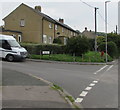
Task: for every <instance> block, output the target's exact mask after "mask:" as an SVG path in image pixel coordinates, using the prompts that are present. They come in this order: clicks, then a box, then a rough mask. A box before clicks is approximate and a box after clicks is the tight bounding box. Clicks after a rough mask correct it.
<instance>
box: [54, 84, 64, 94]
mask: <svg viewBox="0 0 120 110" xmlns="http://www.w3.org/2000/svg"><path fill="white" fill-rule="evenodd" d="M52 88H53V89H55V90H60V91H62V92H63V89H62V88H61V87H60V86H58V85H55V84H53V86H52Z"/></svg>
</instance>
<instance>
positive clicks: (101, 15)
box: [80, 0, 114, 27]
mask: <svg viewBox="0 0 120 110" xmlns="http://www.w3.org/2000/svg"><path fill="white" fill-rule="evenodd" d="M80 1H81V2H82V3H83V4H85V5H87V6H88V7H90V8H92V9H95V8H96V7H94V6H92V5H90V4H88V3H86V2H84V1H82V0H80ZM98 15H99V16H100V17H101V19H102V20H103V21H104V22H106V21H105V19H104V17H103V16H102V15H101V13H100V12H99V11H98ZM107 24H108V25H109V26H110V27H114V26H113V25H111V24H109V23H108V22H107Z"/></svg>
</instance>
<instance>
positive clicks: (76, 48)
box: [66, 36, 89, 56]
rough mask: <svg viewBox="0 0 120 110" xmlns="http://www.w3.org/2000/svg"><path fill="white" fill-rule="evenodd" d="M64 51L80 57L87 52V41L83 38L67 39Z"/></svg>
mask: <svg viewBox="0 0 120 110" xmlns="http://www.w3.org/2000/svg"><path fill="white" fill-rule="evenodd" d="M66 49H67V52H68V53H69V54H72V55H73V54H75V56H81V55H82V54H84V53H86V52H87V51H88V50H89V40H88V39H87V38H86V37H84V36H82V37H81V36H78V37H72V38H70V39H68V42H67V45H66Z"/></svg>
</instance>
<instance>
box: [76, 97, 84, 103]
mask: <svg viewBox="0 0 120 110" xmlns="http://www.w3.org/2000/svg"><path fill="white" fill-rule="evenodd" d="M82 101H83V98H77V99H76V100H75V102H77V103H81V102H82Z"/></svg>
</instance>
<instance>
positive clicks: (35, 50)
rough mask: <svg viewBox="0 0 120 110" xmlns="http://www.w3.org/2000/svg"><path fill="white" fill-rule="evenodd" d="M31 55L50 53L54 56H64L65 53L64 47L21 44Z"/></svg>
mask: <svg viewBox="0 0 120 110" xmlns="http://www.w3.org/2000/svg"><path fill="white" fill-rule="evenodd" d="M21 46H22V47H24V48H25V49H26V50H27V51H28V53H29V54H35V55H39V54H40V51H50V52H52V54H63V53H65V46H64V45H43V44H31V43H21Z"/></svg>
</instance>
